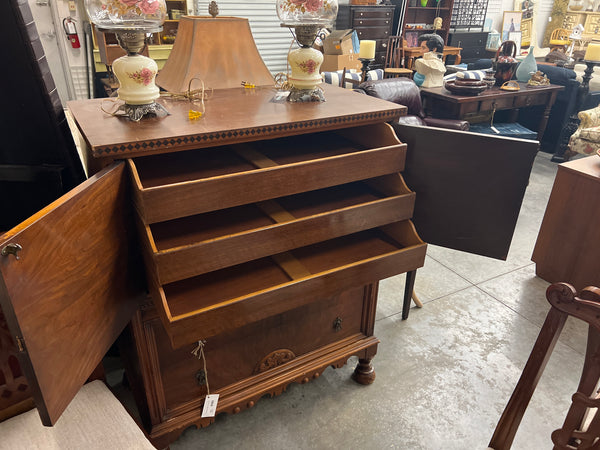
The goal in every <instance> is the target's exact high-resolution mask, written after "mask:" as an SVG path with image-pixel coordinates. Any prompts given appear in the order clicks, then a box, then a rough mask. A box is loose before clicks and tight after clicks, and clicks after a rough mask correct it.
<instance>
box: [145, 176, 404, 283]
mask: <svg viewBox="0 0 600 450" xmlns="http://www.w3.org/2000/svg"><path fill="white" fill-rule="evenodd" d="M414 200H415V194H414V193H413V192H411V191H410V190H409V189H408V188H407V187H406V185H405V184H404V182H403V181H402V178H401V177H400V175H398V174H394V175H387V176H384V177H378V178H375V179H371V180H365V181H358V182H354V183H349V184H344V185H341V186H334V187H330V188H325V189H319V190H316V191H311V192H305V193H301V194H294V195H291V196H286V197H281V198H278V199H273V200H268V201H264V202H260V203H255V204H250V205H243V206H237V207H233V208H228V209H225V210H221V211H213V212H209V213H204V214H198V215H194V216H189V217H184V218H181V219H175V220H170V221H167V222H159V223H155V224H151V225H149V226H143V225H142V234H143V236H144V239H145V241H146V245H144V247H145V250H146V252H147V253H148V255H147V258H148V261H152V262H151V264H150V267H152V270H153V271H155V273H154V274H153V278H155V279H156V280H157V281H158V283H159V284H161V285H162V284H167V283H172V282H175V281H179V280H182V279H184V278H190V277H194V276H197V275H201V274H203V273H206V272H211V271H214V270H218V269H223V268H225V267H228V266H233V265H237V264H241V263H245V262H248V261H252V260H255V259H259V258H264V257H266V256H270V255H273V254H276V253H281V252H285V251H288V250H292V249H294V248H298V247H304V246H306V245H310V244H314V243H316V242H321V241H325V240H328V239H332V238H336V237H339V236H343V235H347V234H351V233H356V232H358V231H362V230H365V229H369V228H374V227H379V226H382V225H386V224H389V223H393V222H398V221H401V220H406V219H410V218H411V217H412V211H413V206H414ZM241 249H243V250H242V251H240V250H241Z"/></svg>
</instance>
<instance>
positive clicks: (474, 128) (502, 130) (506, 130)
mask: <svg viewBox="0 0 600 450" xmlns="http://www.w3.org/2000/svg"><path fill="white" fill-rule="evenodd" d="M494 128H496V129H497V130H498V131H499V133H496V132H495V131H494V130H492V128H491V127H490V124H489V123H472V124H471V126H470V127H469V131H470V132H471V133H482V134H491V135H493V136H504V137H514V138H519V139H529V140H532V141H535V140H536V139H537V133H536V132H535V131H531V130H530V129H529V128H525V127H524V126H523V125H521V124H520V123H517V122H514V123H495V124H494Z"/></svg>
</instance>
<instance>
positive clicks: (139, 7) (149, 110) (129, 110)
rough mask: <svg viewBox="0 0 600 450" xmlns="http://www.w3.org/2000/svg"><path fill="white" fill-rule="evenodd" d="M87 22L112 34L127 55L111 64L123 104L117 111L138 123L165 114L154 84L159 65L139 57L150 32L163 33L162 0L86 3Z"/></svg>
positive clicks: (89, 1) (163, 7)
mask: <svg viewBox="0 0 600 450" xmlns="http://www.w3.org/2000/svg"><path fill="white" fill-rule="evenodd" d="M85 6H86V10H87V13H88V16H89V18H90V21H91V22H92V23H94V24H95V25H96V27H97V28H98V30H99V31H102V32H105V33H115V35H116V37H117V42H118V43H119V45H120V46H121V47H122V48H123V49H124V50H125V51H126V52H127V55H125V56H122V57H121V58H118V59H116V60H115V61H114V62H113V72H114V74H115V75H116V77H117V79H118V80H119V84H120V87H119V90H118V95H119V98H120V99H121V100H123V101H124V102H125V105H123V106H122V107H121V108H120V109H121V110H122V111H123V112H124V113H125V115H127V116H128V117H129V118H130V119H132V120H135V121H138V120H140V119H141V118H142V117H143V116H144V115H146V114H154V115H165V114H168V113H167V112H166V110H165V109H164V108H163V106H162V105H160V104H158V103H156V101H155V100H156V99H157V98H158V97H159V95H160V93H159V89H158V87H157V86H156V84H155V83H154V78H155V77H156V74H157V72H158V66H157V65H156V62H154V61H153V60H152V59H150V58H148V57H146V56H143V55H140V54H139V53H140V52H141V51H142V50H143V48H144V46H145V45H146V38H147V36H149V35H150V34H151V33H156V32H159V31H161V30H162V24H163V23H164V21H165V18H166V15H167V7H166V3H165V0H85Z"/></svg>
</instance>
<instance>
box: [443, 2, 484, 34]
mask: <svg viewBox="0 0 600 450" xmlns="http://www.w3.org/2000/svg"><path fill="white" fill-rule="evenodd" d="M487 6H488V2H487V0H455V2H454V6H453V8H452V18H451V20H450V28H452V29H453V30H456V31H458V30H460V31H483V24H484V21H485V14H486V12H487Z"/></svg>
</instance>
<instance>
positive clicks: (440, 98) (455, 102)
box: [421, 83, 564, 141]
mask: <svg viewBox="0 0 600 450" xmlns="http://www.w3.org/2000/svg"><path fill="white" fill-rule="evenodd" d="M519 84H520V86H521V89H520V90H518V91H504V90H501V89H500V88H499V87H498V86H494V87H492V88H491V89H488V90H486V91H484V92H482V93H481V94H479V95H476V96H467V95H454V94H452V93H450V91H448V90H447V89H446V88H444V87H435V88H422V89H421V98H422V99H423V110H424V111H425V114H426V115H427V116H431V117H437V118H440V119H464V120H470V119H471V120H473V121H477V120H478V119H477V118H478V117H481V116H482V115H483V114H484V113H488V112H492V111H494V110H496V111H499V110H512V113H511V119H510V120H511V121H516V119H517V114H518V112H519V108H524V107H528V106H536V105H545V106H546V107H545V109H544V111H543V113H542V117H541V118H540V122H539V125H538V129H537V133H538V134H537V139H538V140H540V141H541V140H542V136H543V135H544V131H545V129H546V124H547V123H548V116H549V115H550V110H551V109H552V105H554V102H555V100H556V95H557V94H558V91H560V90H561V89H564V88H563V86H556V85H552V84H551V85H549V86H544V87H537V88H528V87H527V85H526V84H525V83H519Z"/></svg>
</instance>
